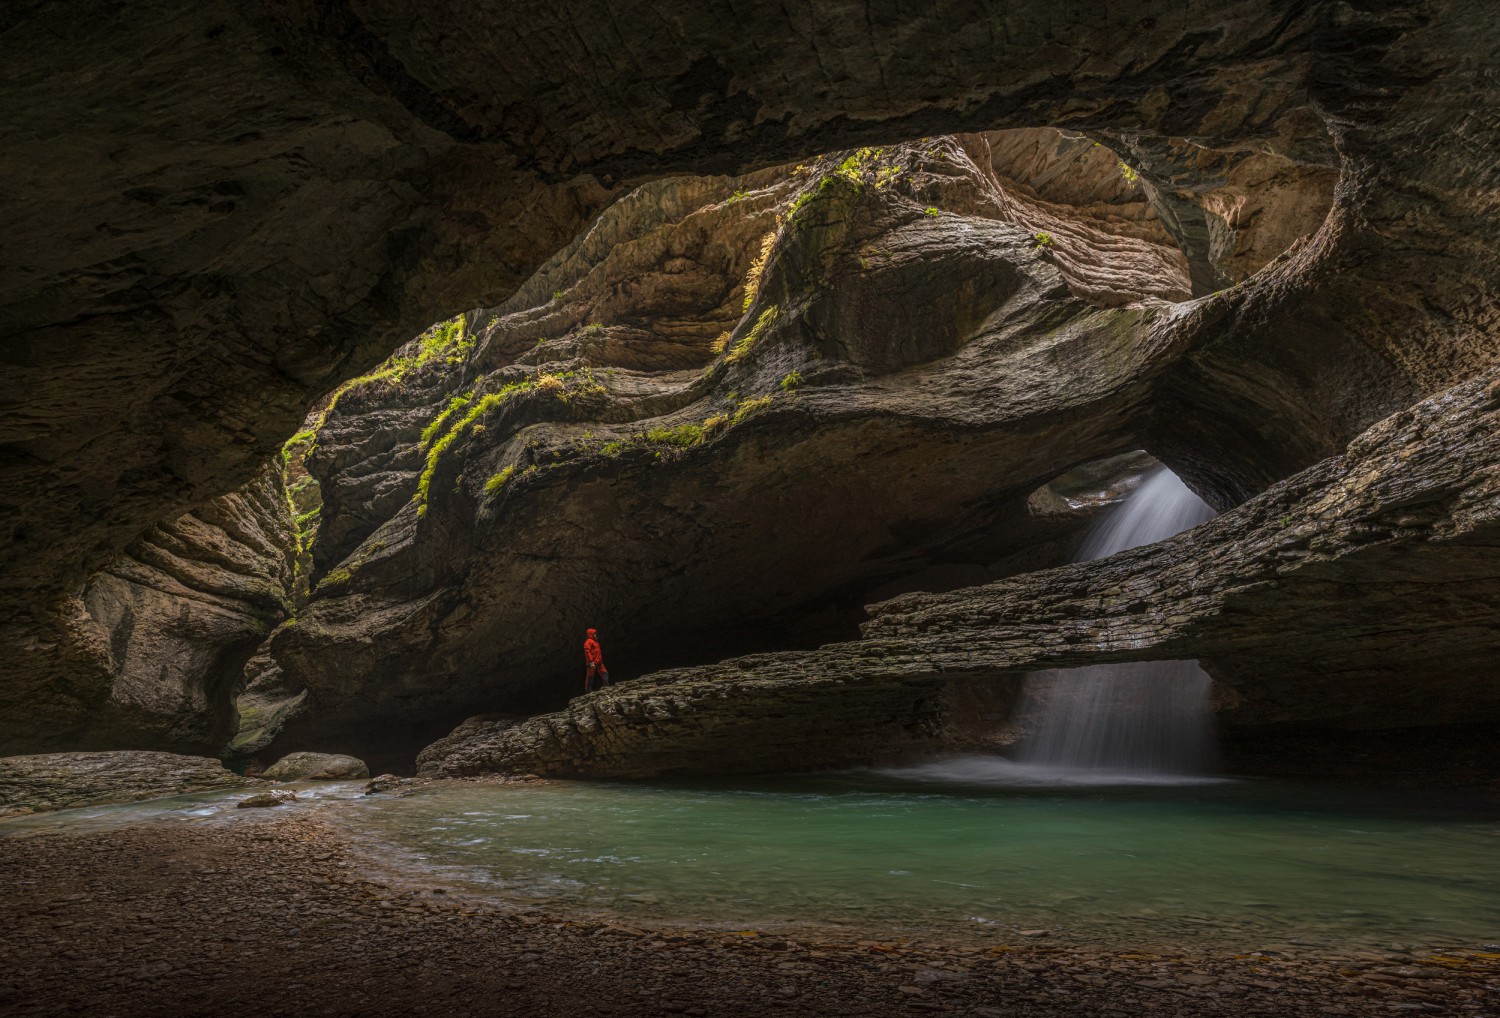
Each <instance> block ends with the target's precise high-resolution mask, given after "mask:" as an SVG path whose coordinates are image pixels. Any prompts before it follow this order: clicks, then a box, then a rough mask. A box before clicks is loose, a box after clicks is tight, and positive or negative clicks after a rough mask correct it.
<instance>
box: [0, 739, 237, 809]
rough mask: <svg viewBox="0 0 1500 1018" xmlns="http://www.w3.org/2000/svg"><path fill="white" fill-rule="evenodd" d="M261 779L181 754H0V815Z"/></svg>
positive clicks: (148, 797) (207, 760) (169, 793)
mask: <svg viewBox="0 0 1500 1018" xmlns="http://www.w3.org/2000/svg"><path fill="white" fill-rule="evenodd" d="M256 784H259V782H257V781H255V780H253V779H251V778H245V777H242V776H240V775H238V774H235V773H233V772H231V771H229V770H226V769H225V767H224V765H223V764H221V763H220V762H219V761H217V760H211V759H208V758H207V757H200V756H182V755H180V754H177V753H152V752H128V751H120V752H112V753H41V754H34V755H30V756H9V757H3V758H0V817H8V816H20V815H23V814H27V813H42V812H46V811H48V810H57V809H72V808H74V807H76V806H91V805H96V804H99V803H108V802H134V801H136V800H138V799H158V798H162V797H164V796H169V795H182V794H184V793H187V792H202V791H208V790H210V789H214V788H239V787H242V786H246V785H256Z"/></svg>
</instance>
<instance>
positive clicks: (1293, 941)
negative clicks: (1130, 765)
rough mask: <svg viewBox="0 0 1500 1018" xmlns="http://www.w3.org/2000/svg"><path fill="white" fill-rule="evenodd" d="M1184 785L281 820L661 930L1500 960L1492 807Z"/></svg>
mask: <svg viewBox="0 0 1500 1018" xmlns="http://www.w3.org/2000/svg"><path fill="white" fill-rule="evenodd" d="M1089 780H1093V781H1096V782H1097V781H1100V780H1108V778H1107V777H1105V778H1101V776H1099V775H1093V776H1092V777H1090V778H1089ZM1172 780H1173V779H1164V778H1162V777H1161V776H1154V777H1145V776H1135V777H1132V776H1130V775H1115V776H1114V783H1113V784H1109V785H1100V784H1093V785H1083V786H1080V785H1078V784H1076V781H1077V776H1076V775H1075V776H1071V777H1070V776H1069V775H1068V774H1066V773H1063V772H1058V771H1056V770H1049V769H1047V768H1036V767H1026V766H1018V765H1015V764H1011V763H1008V762H1006V761H1002V760H997V759H995V758H982V757H963V758H954V759H950V760H946V761H938V762H935V763H932V764H928V765H925V766H923V767H915V768H904V769H896V770H884V771H866V772H851V773H844V774H836V775H820V776H809V777H786V778H776V779H763V780H741V781H737V782H727V781H719V782H712V783H677V784H623V783H622V784H593V783H586V782H547V783H542V784H538V785H504V786H496V785H484V784H468V783H455V784H441V785H436V786H432V787H428V788H424V789H422V790H420V791H418V792H417V793H416V794H413V795H410V796H407V797H404V798H392V797H387V796H376V797H370V798H358V797H357V792H358V786H357V785H347V784H342V785H322V786H315V787H314V789H313V790H312V794H315V795H317V796H320V798H318V799H314V800H313V801H310V802H309V801H304V802H301V803H299V804H297V805H294V806H289V807H282V809H285V810H314V811H318V813H319V815H320V816H323V817H325V818H326V819H329V820H333V821H335V822H338V823H340V824H342V825H345V826H347V828H348V829H349V831H350V832H351V834H353V836H354V837H355V838H356V839H357V840H358V841H359V842H360V843H362V844H363V845H365V846H366V847H367V848H368V849H369V850H370V851H372V852H374V853H376V854H377V855H380V856H382V857H383V859H384V865H389V866H397V867H400V868H402V869H404V870H405V871H406V872H407V873H409V874H410V875H412V876H413V877H416V878H418V879H420V880H423V881H428V882H432V881H437V882H446V883H449V884H450V885H454V886H457V887H461V888H464V889H467V890H470V891H472V892H474V893H480V894H485V895H489V896H493V897H496V898H499V899H503V900H505V901H509V902H514V903H517V904H529V905H533V906H548V907H562V908H568V909H573V910H579V911H584V912H600V913H609V914H623V915H624V916H626V917H635V918H639V919H642V920H645V919H661V920H670V921H674V922H683V923H695V924H696V923H702V924H710V925H722V926H729V927H732V928H746V927H758V928H762V929H764V928H768V927H774V926H776V925H777V924H781V923H792V924H802V923H806V922H809V921H812V922H817V923H829V924H838V925H844V926H848V927H852V928H854V929H855V930H857V931H861V932H862V931H866V930H880V931H882V932H884V933H886V934H887V935H900V934H908V935H920V934H924V933H931V934H939V933H942V934H957V935H962V934H964V933H979V934H985V935H993V936H996V937H1001V938H1005V937H1012V936H1014V935H1015V934H1016V933H1018V932H1019V931H1020V930H1036V929H1046V930H1051V931H1052V932H1053V935H1054V936H1056V937H1058V938H1062V939H1074V940H1090V941H1095V942H1100V943H1105V944H1122V945H1130V946H1139V947H1151V946H1171V945H1188V944H1213V945H1218V946H1224V947H1236V948H1237V947H1243V948H1245V949H1256V948H1274V947H1277V946H1278V945H1280V946H1285V945H1308V946H1311V947H1320V948H1350V947H1358V946H1365V945H1367V946H1376V947H1387V946H1390V945H1392V944H1400V945H1407V946H1412V947H1437V946H1470V947H1472V946H1478V945H1483V944H1485V943H1494V942H1496V941H1497V940H1500V890H1497V886H1496V882H1495V879H1494V874H1495V868H1496V867H1495V860H1496V859H1500V823H1497V822H1496V817H1495V814H1494V810H1493V806H1492V804H1491V803H1490V802H1488V801H1487V800H1486V799H1485V798H1484V797H1483V796H1482V795H1481V794H1479V793H1462V792H1440V793H1439V792H1431V791H1425V792H1404V791H1403V792H1374V791H1361V790H1352V789H1348V788H1337V789H1330V788H1308V787H1301V786H1295V785H1288V784H1284V783H1279V782H1261V781H1240V782H1221V783H1213V784H1210V783H1197V784H1188V783H1165V782H1171V781H1172ZM307 791H308V790H307V789H304V792H303V794H307ZM244 794H246V793H243V792H240V793H233V794H230V793H217V794H213V793H205V794H203V795H197V796H184V797H180V798H178V799H173V800H160V801H158V802H154V803H134V804H128V805H121V806H108V807H96V808H93V809H87V810H73V811H68V812H67V813H58V814H46V815H42V816H38V817H32V818H25V819H22V820H11V821H5V822H3V823H0V836H4V835H7V834H8V835H25V834H33V833H45V832H49V831H66V830H79V829H88V830H96V829H100V828H104V827H111V826H120V825H124V824H138V823H183V822H189V823H214V824H232V823H236V822H238V821H239V820H241V819H242V818H244V817H245V816H246V814H248V813H249V812H250V811H237V810H235V809H233V803H234V801H235V800H236V799H237V798H240V797H242V796H243V795H244ZM254 812H255V813H257V814H258V813H260V812H261V811H254Z"/></svg>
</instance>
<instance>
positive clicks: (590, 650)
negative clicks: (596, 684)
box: [583, 636, 604, 665]
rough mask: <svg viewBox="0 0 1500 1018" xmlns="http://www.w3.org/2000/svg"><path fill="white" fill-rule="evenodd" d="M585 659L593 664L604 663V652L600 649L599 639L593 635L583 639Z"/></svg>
mask: <svg viewBox="0 0 1500 1018" xmlns="http://www.w3.org/2000/svg"><path fill="white" fill-rule="evenodd" d="M583 659H584V660H585V661H587V662H588V663H589V664H591V665H602V664H603V663H604V652H603V651H601V650H600V649H599V641H598V640H596V639H594V638H593V637H592V636H591V637H589V638H588V639H587V640H584V641H583Z"/></svg>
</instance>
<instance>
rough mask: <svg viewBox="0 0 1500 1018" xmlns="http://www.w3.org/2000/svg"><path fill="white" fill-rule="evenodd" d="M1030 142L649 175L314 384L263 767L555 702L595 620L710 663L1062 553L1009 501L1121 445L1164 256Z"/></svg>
mask: <svg viewBox="0 0 1500 1018" xmlns="http://www.w3.org/2000/svg"><path fill="white" fill-rule="evenodd" d="M1037 135H1038V132H1025V133H1023V134H1022V135H1021V136H1020V137H1017V138H1014V139H1013V138H1010V137H1008V136H1005V135H993V136H973V137H965V138H938V139H929V140H928V141H926V142H921V143H918V144H914V145H906V146H897V147H893V148H890V149H861V150H858V151H856V152H853V153H841V154H838V155H836V156H832V157H829V158H826V159H822V160H819V161H816V162H813V163H810V164H804V165H801V166H798V167H795V168H787V169H786V170H783V171H767V172H766V173H763V174H759V175H756V176H753V177H751V178H742V179H739V180H732V181H731V180H703V179H697V180H690V181H668V182H663V183H661V184H656V185H651V186H649V187H647V188H643V189H641V190H639V191H637V192H635V193H633V194H632V195H630V196H629V197H628V198H626V199H623V200H622V201H621V202H620V203H618V204H617V205H616V206H615V207H613V208H612V209H611V210H610V211H609V212H608V213H606V214H605V215H604V216H603V217H601V219H600V220H599V222H598V223H597V224H595V226H594V228H593V229H592V230H591V232H590V234H589V236H588V237H586V238H585V239H584V241H583V243H581V244H580V245H578V246H576V247H575V248H572V249H569V250H568V251H566V252H564V253H563V254H562V255H561V256H560V257H559V258H558V259H556V260H555V261H554V262H553V263H551V264H549V265H548V266H545V267H544V268H543V270H542V272H541V273H539V275H538V278H537V280H536V281H535V282H534V283H532V284H529V285H528V287H527V288H524V289H523V291H522V292H521V293H520V294H518V296H517V298H516V299H515V300H514V301H512V302H511V303H510V304H508V305H506V306H502V307H501V308H497V309H493V310H486V311H480V312H475V313H471V314H469V315H466V316H464V318H462V319H460V320H456V321H454V322H451V323H448V324H445V325H444V326H442V327H440V328H435V329H434V330H431V331H430V332H429V333H427V334H425V335H424V336H423V337H422V338H420V339H419V340H418V341H417V342H415V343H414V344H412V345H410V346H408V347H406V348H404V349H403V350H402V351H401V352H400V353H398V355H397V356H396V358H394V359H393V360H392V361H391V362H390V363H389V364H387V365H386V366H384V367H383V368H382V369H380V370H379V371H377V372H375V373H374V374H372V375H371V376H369V377H368V378H365V379H362V380H359V381H357V382H355V383H353V384H352V385H350V386H349V387H346V388H344V389H342V390H340V391H339V393H337V394H336V397H335V399H334V400H333V401H332V403H331V404H330V406H329V407H328V408H326V409H325V410H322V411H320V412H319V413H318V414H317V415H316V417H315V420H314V421H313V422H312V427H311V428H310V433H312V434H315V436H316V439H315V443H316V444H315V446H314V448H313V451H312V452H311V453H310V454H309V455H308V456H307V458H306V466H307V469H308V470H309V471H310V472H311V475H312V476H313V477H315V478H316V480H317V484H318V488H319V490H320V491H321V493H322V499H323V502H322V510H321V515H320V519H319V523H318V527H317V532H316V537H315V539H314V541H313V563H314V577H315V580H316V587H315V589H314V590H313V591H312V593H311V595H310V600H309V603H308V604H307V606H306V607H305V608H303V609H302V610H301V611H300V613H299V617H298V619H297V623H296V625H295V626H288V627H286V628H283V629H281V630H278V632H277V633H276V635H275V637H274V639H273V640H272V641H271V643H270V647H269V653H270V656H271V658H272V659H273V660H274V661H275V663H276V664H277V666H279V668H280V669H281V673H282V675H283V676H284V679H285V680H286V681H288V682H289V683H290V685H289V687H288V688H295V689H299V690H306V691H307V693H308V699H307V701H306V703H305V705H304V709H305V713H304V714H303V715H302V716H300V717H296V718H292V719H290V720H289V721H288V722H287V727H285V728H283V730H282V734H281V736H280V737H279V741H277V742H275V743H273V744H272V749H273V751H274V750H276V749H278V748H281V747H285V748H291V747H293V746H296V745H300V744H307V743H309V742H310V741H311V740H312V739H314V738H318V739H329V738H332V739H333V740H335V744H337V745H339V746H341V747H342V748H345V749H348V750H349V751H351V752H359V753H369V752H374V751H378V748H377V749H372V745H371V739H372V733H373V734H374V737H375V739H376V740H378V739H379V738H381V737H384V738H390V727H391V724H392V722H393V721H398V720H399V719H400V718H401V717H403V716H410V715H413V714H414V715H418V716H421V717H426V718H432V719H438V718H452V719H454V720H456V718H457V717H458V716H462V715H464V714H468V713H472V712H473V711H475V710H477V709H481V708H484V707H487V706H496V707H501V708H504V709H507V710H512V711H514V710H518V709H525V708H527V707H535V706H538V705H547V704H551V703H558V702H560V701H561V700H562V699H563V694H564V693H565V692H570V691H571V689H572V687H573V685H574V683H575V682H576V681H577V676H576V674H575V673H576V667H575V662H576V659H577V657H578V654H577V647H576V644H578V643H579V642H580V641H581V634H582V631H583V629H584V628H585V626H587V625H597V626H599V627H600V628H601V629H602V630H603V631H604V632H605V633H606V634H607V635H608V636H609V637H610V638H612V639H613V641H614V644H613V645H614V647H615V648H616V650H617V651H619V652H621V656H623V657H625V658H626V659H627V660H632V661H640V660H642V659H643V658H645V659H646V660H651V659H653V658H654V659H656V660H661V661H666V662H672V663H703V664H706V663H708V662H710V661H712V660H714V659H715V658H717V657H720V656H723V655H724V654H725V653H729V652H733V651H734V650H735V649H752V648H754V649H760V648H765V647H767V646H779V647H787V646H796V645H798V644H799V643H800V644H801V645H803V646H811V645H814V644H815V643H816V642H818V641H819V639H828V638H837V637H840V636H843V637H847V636H852V635H853V634H854V624H855V622H856V621H857V618H858V617H859V613H858V611H857V608H858V606H860V605H862V604H863V603H864V602H865V601H866V600H868V599H869V596H870V595H872V594H873V593H874V592H877V591H882V590H883V591H884V592H886V593H890V592H893V589H892V588H893V585H903V584H904V585H905V586H904V589H932V586H931V585H932V584H934V583H940V584H943V588H944V589H947V588H951V587H953V586H958V585H962V584H964V583H973V582H976V581H983V580H988V579H992V578H994V577H996V576H999V575H1006V574H1007V573H1009V572H1015V571H1020V570H1021V569H1023V568H1027V567H1035V566H1038V565H1052V564H1056V563H1057V562H1059V561H1064V560H1066V557H1067V556H1066V554H1065V552H1066V549H1067V547H1068V544H1069V541H1070V540H1071V539H1073V538H1076V534H1077V532H1078V529H1079V527H1080V526H1081V525H1082V524H1083V523H1084V522H1086V520H1087V518H1088V517H1087V513H1081V512H1072V513H1067V512H1057V511H1056V506H1055V505H1054V506H1053V507H1051V508H1050V509H1045V510H1040V511H1034V510H1033V509H1031V508H1028V499H1029V498H1031V497H1032V496H1033V495H1034V493H1036V491H1037V489H1038V487H1039V486H1040V485H1042V484H1044V483H1045V482H1047V481H1048V479H1049V477H1051V476H1052V475H1054V474H1056V472H1057V468H1058V466H1059V465H1067V464H1070V463H1074V462H1077V461H1078V460H1080V459H1085V458H1092V457H1095V456H1100V455H1107V454H1112V453H1116V452H1117V451H1118V450H1120V449H1121V448H1126V449H1128V448H1130V447H1131V445H1133V444H1134V443H1135V442H1136V441H1137V440H1138V438H1137V436H1138V435H1139V434H1140V433H1141V431H1142V430H1143V428H1144V422H1145V419H1146V413H1147V404H1146V401H1145V397H1146V396H1147V394H1148V393H1149V386H1150V382H1151V378H1152V376H1153V375H1154V374H1156V373H1158V372H1159V371H1160V370H1161V369H1162V366H1163V365H1165V364H1167V363H1168V362H1169V361H1168V358H1169V356H1170V354H1171V353H1172V350H1171V349H1170V348H1166V349H1163V348H1159V347H1155V348H1153V347H1152V346H1151V345H1149V344H1140V345H1135V344H1133V343H1132V342H1131V339H1132V337H1134V336H1135V335H1137V332H1138V330H1140V331H1148V332H1149V331H1150V330H1152V329H1153V328H1155V327H1156V324H1157V323H1158V321H1160V320H1165V319H1166V318H1167V317H1168V316H1169V308H1170V305H1167V304H1165V303H1163V302H1162V301H1161V300H1160V299H1157V300H1155V301H1154V302H1152V298H1159V297H1162V296H1166V297H1172V296H1175V297H1183V296H1185V295H1186V286H1187V270H1186V266H1185V264H1184V263H1183V260H1182V255H1181V253H1180V252H1179V251H1178V249H1177V248H1176V247H1175V246H1174V242H1173V240H1172V238H1171V237H1170V235H1169V234H1168V233H1167V232H1166V230H1165V229H1164V228H1163V227H1162V226H1161V224H1160V222H1159V221H1158V220H1157V219H1156V218H1155V217H1154V216H1153V215H1152V214H1151V212H1150V205H1149V202H1148V200H1147V198H1146V197H1145V196H1144V195H1143V194H1140V193H1132V192H1131V191H1130V189H1129V188H1128V186H1126V185H1128V183H1129V181H1128V180H1127V179H1126V178H1125V177H1123V176H1122V174H1121V172H1120V170H1119V168H1118V160H1117V159H1115V158H1113V157H1109V158H1098V157H1096V153H1097V152H1102V151H1104V150H1103V149H1102V147H1098V146H1094V145H1093V144H1092V143H1085V144H1084V145H1083V148H1082V150H1081V151H1082V153H1083V156H1082V157H1081V158H1080V157H1079V156H1078V153H1077V152H1076V151H1075V152H1074V153H1073V155H1072V156H1071V158H1073V159H1074V161H1075V163H1077V165H1074V166H1073V167H1072V171H1073V174H1074V176H1073V177H1072V178H1069V179H1071V180H1072V193H1071V194H1069V195H1068V197H1070V198H1072V199H1073V200H1076V201H1078V202H1079V203H1080V204H1078V205H1066V206H1065V205H1062V204H1060V203H1058V202H1049V201H1046V200H1044V199H1043V198H1041V197H1040V196H1039V195H1038V193H1037V192H1036V191H1034V190H1033V189H1031V188H1030V187H1029V186H1028V185H1024V184H1017V183H1015V182H1012V181H1009V180H1002V179H1001V178H999V177H997V176H996V175H995V171H994V169H993V166H994V165H995V161H996V160H997V159H998V158H999V155H998V154H997V153H1003V152H1005V151H1006V150H1007V148H1008V146H1010V145H1011V144H1016V145H1020V146H1023V147H1029V146H1032V145H1034V144H1035V141H1036V137H1037ZM1090 160H1093V162H1092V163H1091V161H1090ZM1034 169H1035V167H1033V170H1034ZM1079 178H1082V179H1079ZM1090 183H1091V184H1092V187H1090V186H1089V184H1090ZM934 203H935V204H934ZM1116 210H1118V211H1116ZM1059 223H1066V224H1067V228H1066V230H1064V228H1063V227H1061V226H1059V225H1058V224H1059ZM1038 224H1041V225H1047V226H1051V227H1053V229H1054V230H1055V231H1056V232H1055V233H1047V232H1045V231H1039V230H1036V229H1034V227H1035V226H1036V225H1038ZM1305 225H1306V227H1307V229H1309V230H1311V229H1313V228H1315V226H1316V220H1313V221H1309V222H1307V223H1306V224H1305ZM1039 237H1050V238H1053V239H1051V240H1049V241H1048V242H1047V243H1042V242H1041V241H1039V240H1038V238H1039ZM549 286H551V287H553V289H552V290H551V291H550V292H549V291H548V289H547V287H549ZM1124 299H1128V300H1130V301H1132V302H1134V303H1133V304H1132V305H1131V306H1129V307H1121V306H1119V304H1120V301H1122V300H1124ZM933 308H941V309H942V313H941V314H936V315H935V314H933V313H932V309H933ZM1139 466H1140V464H1139V463H1137V469H1139ZM1121 469H1125V468H1123V467H1122V468H1121ZM1106 472H1107V471H1106ZM832 520H838V521H840V523H839V525H838V526H837V528H835V529H832V530H831V529H830V527H829V526H828V521H832ZM1048 550H1050V551H1051V554H1052V556H1053V557H1051V558H1048V557H1047V551H1048ZM793 564H795V565H793ZM945 581H946V582H945ZM898 589H900V588H898ZM840 603H845V604H847V605H848V606H849V609H853V610H847V609H846V610H845V611H844V612H843V614H842V625H841V627H830V628H827V629H825V630H823V631H821V632H819V631H816V630H812V631H809V630H806V629H804V630H803V631H802V632H800V633H799V632H797V631H795V630H794V631H792V632H787V631H786V630H784V629H782V628H781V627H779V626H777V627H774V628H775V629H776V632H777V635H776V636H775V637H773V638H769V639H768V638H767V637H766V636H764V635H761V636H760V638H759V648H756V645H755V644H754V643H751V644H750V646H749V647H746V646H744V645H743V644H742V645H740V646H739V647H736V644H735V642H734V636H735V634H736V633H738V632H742V631H746V630H750V629H753V628H754V627H756V626H760V627H763V628H764V627H766V626H767V625H768V620H770V619H774V618H776V617H778V616H782V617H786V616H793V615H802V616H803V617H805V618H808V617H810V618H813V619H823V620H825V621H826V622H827V623H836V622H838V621H839V619H840V615H839V612H838V609H837V605H838V604H840Z"/></svg>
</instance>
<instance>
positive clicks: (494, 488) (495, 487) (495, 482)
mask: <svg viewBox="0 0 1500 1018" xmlns="http://www.w3.org/2000/svg"><path fill="white" fill-rule="evenodd" d="M515 472H516V468H515V465H514V464H512V465H511V466H508V467H506V468H505V469H504V470H502V471H500V472H499V473H498V474H494V475H493V476H491V477H490V479H489V480H488V481H485V482H484V493H485V494H486V495H497V494H499V492H500V489H501V488H503V487H505V482H506V481H508V480H510V478H511V475H512V474H514V473H515Z"/></svg>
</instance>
